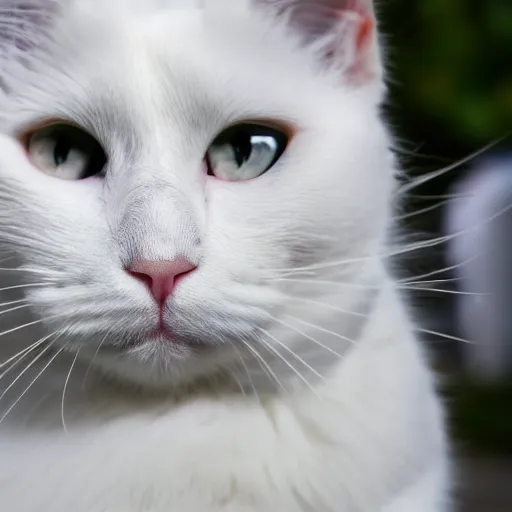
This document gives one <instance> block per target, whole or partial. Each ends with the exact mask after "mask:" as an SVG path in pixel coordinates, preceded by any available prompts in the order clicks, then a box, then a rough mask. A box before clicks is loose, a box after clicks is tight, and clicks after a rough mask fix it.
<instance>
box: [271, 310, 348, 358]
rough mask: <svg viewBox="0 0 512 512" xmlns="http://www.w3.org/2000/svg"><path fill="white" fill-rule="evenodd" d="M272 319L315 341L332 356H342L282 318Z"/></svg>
mask: <svg viewBox="0 0 512 512" xmlns="http://www.w3.org/2000/svg"><path fill="white" fill-rule="evenodd" d="M272 319H273V321H274V322H277V323H279V324H281V325H283V326H284V327H288V329H291V330H292V331H295V332H296V333H298V334H300V335H301V336H304V338H306V339H308V340H310V341H312V342H313V343H315V344H316V345H318V346H319V347H321V348H323V349H325V350H326V351H327V352H330V353H331V354H333V355H334V356H336V357H339V358H341V357H343V356H342V355H341V354H340V353H338V352H336V351H335V350H333V349H332V348H330V347H328V346H327V345H324V344H323V343H321V342H319V341H318V340H316V339H315V338H313V337H312V336H309V335H308V334H306V333H305V332H303V331H301V330H300V329H298V328H297V327H294V326H293V325H290V324H288V323H286V322H284V321H283V320H280V319H279V318H276V317H272Z"/></svg>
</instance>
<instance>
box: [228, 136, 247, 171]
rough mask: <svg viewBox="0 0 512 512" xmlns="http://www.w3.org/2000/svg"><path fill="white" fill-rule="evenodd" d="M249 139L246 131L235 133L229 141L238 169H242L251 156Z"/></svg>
mask: <svg viewBox="0 0 512 512" xmlns="http://www.w3.org/2000/svg"><path fill="white" fill-rule="evenodd" d="M251 139H252V138H251V135H250V134H249V133H247V132H246V131H240V132H238V133H235V134H234V135H233V138H232V139H231V144H232V145H233V149H234V151H235V159H236V163H237V165H238V167H242V165H243V164H244V163H245V162H247V160H249V158H250V156H251V153H252V142H251Z"/></svg>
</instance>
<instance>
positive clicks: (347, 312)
mask: <svg viewBox="0 0 512 512" xmlns="http://www.w3.org/2000/svg"><path fill="white" fill-rule="evenodd" d="M286 300H289V301H293V302H304V303H305V304H312V305H315V306H322V307H324V308H325V309H330V310H332V311H337V312H338V313H343V314H345V315H350V316H358V317H361V318H367V317H368V315H367V314H366V313H360V312H357V311H350V310H348V309H343V308H340V307H338V306H334V305H332V304H327V303H325V302H319V301H317V300H313V299H305V298H303V297H293V296H291V295H287V296H286ZM274 320H277V319H275V318H274Z"/></svg>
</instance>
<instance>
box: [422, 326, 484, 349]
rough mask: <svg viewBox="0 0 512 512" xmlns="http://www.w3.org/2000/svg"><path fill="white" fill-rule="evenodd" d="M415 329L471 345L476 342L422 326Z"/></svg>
mask: <svg viewBox="0 0 512 512" xmlns="http://www.w3.org/2000/svg"><path fill="white" fill-rule="evenodd" d="M415 330H416V331H418V332H422V333H424V334H430V335H431V336H439V337H440V338H445V339H447V340H452V341H459V342H461V343H467V344H470V345H472V344H474V342H473V341H469V340H465V339H464V338H459V337H457V336H451V335H449V334H444V333H442V332H437V331H431V330H429V329H421V328H416V329H415Z"/></svg>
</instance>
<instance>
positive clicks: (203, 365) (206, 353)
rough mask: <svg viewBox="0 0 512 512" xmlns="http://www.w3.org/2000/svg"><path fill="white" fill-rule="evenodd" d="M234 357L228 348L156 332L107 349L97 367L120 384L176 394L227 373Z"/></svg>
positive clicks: (96, 362) (96, 361) (104, 349)
mask: <svg viewBox="0 0 512 512" xmlns="http://www.w3.org/2000/svg"><path fill="white" fill-rule="evenodd" d="M232 358H233V354H232V353H231V350H229V349H228V347H220V346H215V345H209V344H207V343H203V342H201V341H200V340H196V339H188V338H184V337H180V336H177V335H176V334H174V333H172V332H170V331H165V330H155V331H151V332H149V333H147V334H146V335H143V336H138V337H137V338H136V339H131V340H130V339H127V340H126V341H125V342H123V343H121V344H115V345H109V346H103V347H102V348H101V349H100V350H99V351H98V352H97V353H96V356H95V358H94V362H93V364H94V366H95V367H96V368H97V369H98V370H99V371H100V372H101V373H102V374H103V375H104V376H106V377H108V378H110V379H111V380H114V381H116V382H117V383H119V384H126V385H128V386H130V387H132V386H137V387H141V388H146V389H148V390H157V391H167V390H168V391H172V390H177V389H178V390H179V389H181V388H183V387H186V386H190V385H193V384H194V383H195V382H200V381H201V380H203V379H205V378H209V377H211V376H213V375H214V374H219V373H223V368H225V367H226V365H227V364H229V362H230V361H231V360H232Z"/></svg>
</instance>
